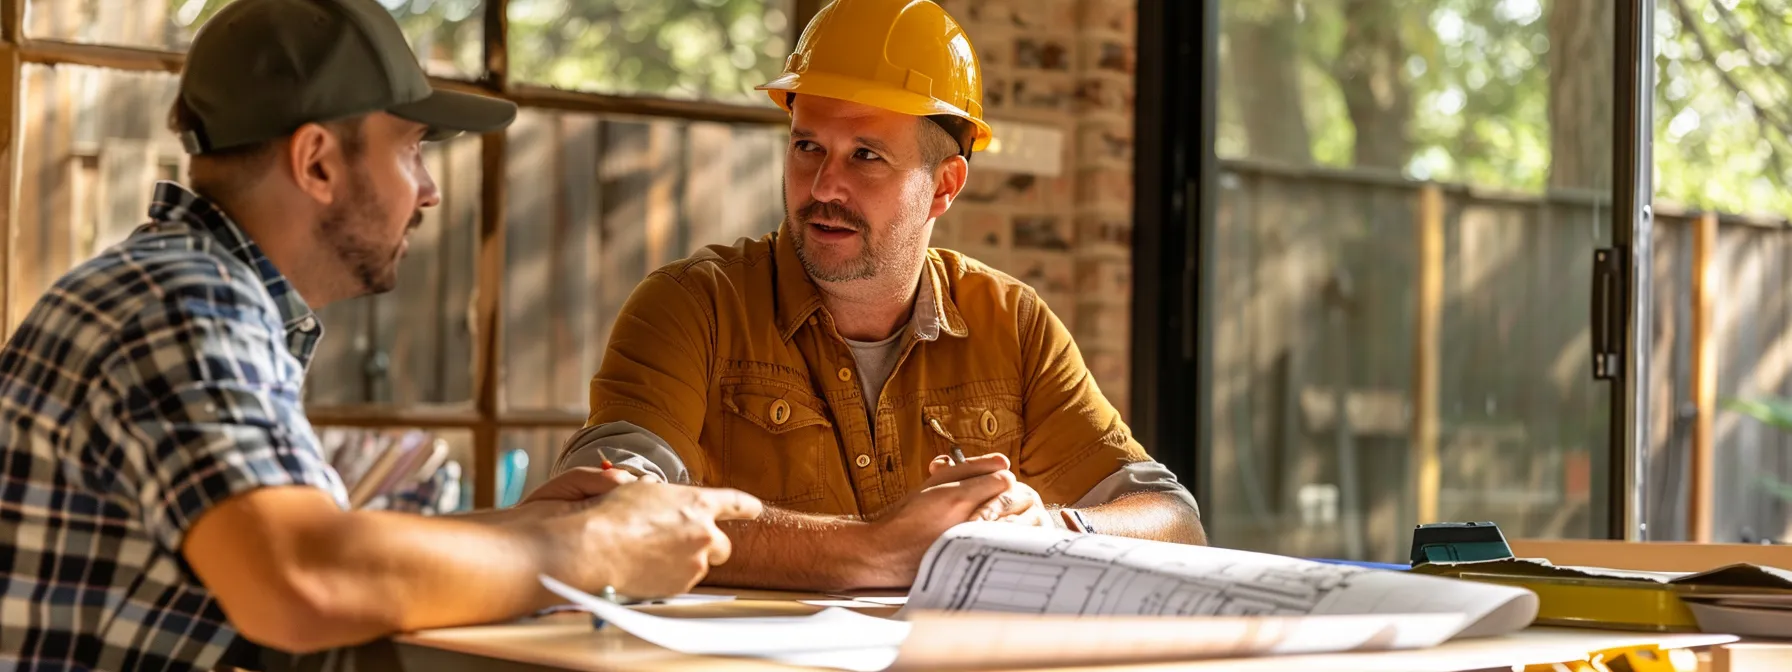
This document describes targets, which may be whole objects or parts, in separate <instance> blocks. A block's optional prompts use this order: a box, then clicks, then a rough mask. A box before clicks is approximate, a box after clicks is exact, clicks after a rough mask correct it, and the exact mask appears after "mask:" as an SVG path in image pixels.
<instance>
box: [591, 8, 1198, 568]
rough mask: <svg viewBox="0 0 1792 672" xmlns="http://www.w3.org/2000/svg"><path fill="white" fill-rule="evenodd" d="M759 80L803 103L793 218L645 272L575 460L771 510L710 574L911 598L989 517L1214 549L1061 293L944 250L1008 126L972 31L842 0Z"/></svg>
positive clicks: (742, 531)
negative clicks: (1119, 403) (1139, 432)
mask: <svg viewBox="0 0 1792 672" xmlns="http://www.w3.org/2000/svg"><path fill="white" fill-rule="evenodd" d="M759 88H760V89H761V90H764V91H766V92H768V94H769V95H770V96H771V98H772V100H773V101H775V102H776V103H777V104H778V105H779V106H780V107H782V108H784V109H785V110H788V111H789V112H790V115H791V127H790V128H791V133H790V144H789V146H788V148H787V154H786V160H785V167H784V200H785V220H784V222H783V223H782V224H781V225H780V226H779V227H778V230H777V231H776V232H775V233H772V234H770V235H767V236H765V237H763V238H760V239H757V240H744V239H743V240H741V241H740V242H738V243H735V244H734V245H732V246H720V245H717V246H711V247H709V248H707V249H705V250H703V251H702V252H699V253H697V254H696V255H694V256H692V257H690V258H687V259H684V260H681V261H679V262H676V263H674V264H671V265H670V266H667V267H664V268H661V269H659V270H657V271H655V272H653V273H652V274H651V275H649V276H648V278H647V279H646V280H645V281H643V282H642V283H641V285H640V286H639V287H638V288H637V289H636V290H635V292H634V294H633V296H631V297H630V299H629V300H628V302H627V303H626V305H625V306H624V307H623V309H622V313H621V315H620V316H619V317H618V318H617V321H616V324H615V327H614V329H613V331H612V335H611V340H610V343H609V350H608V353H607V355H606V356H605V357H604V360H603V364H602V366H601V367H600V368H599V370H598V371H597V374H596V376H595V377H594V378H593V379H592V382H591V413H590V417H589V418H588V421H587V424H586V427H585V429H583V430H581V431H580V432H579V433H578V434H576V435H575V436H574V437H573V438H572V439H571V440H570V441H569V442H568V444H567V447H566V450H565V452H564V453H563V454H562V456H561V459H560V460H559V463H558V464H557V465H556V469H557V470H566V469H571V468H575V467H581V466H596V465H599V464H602V463H604V462H605V461H608V462H610V463H612V464H614V465H616V466H619V467H622V468H626V469H630V470H633V471H636V472H638V473H641V474H643V475H645V476H647V477H649V478H656V477H657V478H660V479H664V480H666V481H670V482H675V483H695V484H699V485H709V486H726V487H732V488H738V489H741V490H744V491H746V492H748V493H751V494H753V495H755V496H757V497H759V498H760V499H761V500H762V501H764V502H765V503H766V505H767V507H766V512H765V515H763V516H761V517H760V518H759V519H758V520H756V521H752V522H747V523H742V524H731V525H730V526H725V528H724V529H725V530H726V531H727V533H728V535H729V537H730V538H731V539H732V541H733V544H734V549H733V556H732V558H733V559H732V560H731V561H730V562H729V563H728V564H727V565H724V566H719V567H716V568H715V569H714V570H713V571H712V572H711V575H710V576H711V580H712V581H713V582H716V583H727V584H733V585H752V586H764V587H778V588H792V589H849V588H860V587H877V586H905V585H908V583H909V582H910V581H911V580H912V579H913V577H914V576H915V572H916V567H917V565H918V563H919V561H920V558H921V556H922V555H923V554H924V553H925V551H926V550H927V548H928V546H929V545H930V544H932V543H933V541H934V540H935V539H937V538H938V537H939V535H940V534H941V533H943V532H944V531H945V530H946V529H948V528H950V527H952V526H953V525H956V524H959V523H963V522H966V521H970V520H977V519H991V520H1002V521H1011V522H1014V523H1016V524H1023V525H1043V526H1054V527H1060V528H1069V529H1073V530H1088V531H1094V532H1098V533H1104V534H1116V535H1126V536H1134V537H1146V538H1153V539H1162V540H1169V541H1179V542H1186V543H1204V542H1205V535H1204V533H1203V532H1202V529H1201V524H1200V518H1199V513H1198V509H1197V507H1196V505H1195V501H1194V498H1193V497H1192V496H1191V495H1190V494H1189V492H1188V490H1187V489H1185V488H1184V487H1183V486H1182V485H1181V484H1179V483H1178V482H1177V479H1176V477H1175V476H1174V475H1173V474H1171V473H1170V472H1169V471H1168V470H1166V469H1165V468H1164V467H1163V466H1162V465H1160V464H1158V463H1156V462H1154V461H1152V460H1151V458H1150V457H1149V456H1148V455H1147V454H1146V452H1145V450H1144V448H1143V447H1141V446H1140V445H1139V443H1138V442H1137V441H1135V440H1134V439H1133V437H1132V435H1131V432H1130V430H1129V429H1128V428H1127V426H1126V424H1125V423H1123V422H1122V421H1121V419H1120V415H1119V413H1117V412H1116V411H1115V409H1114V407H1113V406H1112V405H1111V404H1109V403H1108V401H1107V399H1106V398H1104V397H1103V396H1102V394H1101V391H1100V390H1098V389H1097V388H1096V385H1095V381H1094V379H1093V378H1092V377H1091V376H1090V373H1089V370H1088V369H1087V368H1086V367H1085V365H1084V363H1083V359H1082V356H1081V354H1080V353H1079V352H1078V350H1077V347H1076V344H1075V343H1074V342H1072V340H1071V337H1070V333H1069V332H1068V331H1067V330H1066V329H1065V327H1064V325H1063V323H1062V322H1060V321H1059V319H1058V318H1057V317H1056V316H1055V315H1054V314H1053V313H1052V310H1051V308H1050V307H1048V306H1046V305H1045V304H1044V303H1043V302H1041V301H1040V300H1039V296H1038V294H1037V293H1035V292H1034V291H1033V290H1032V289H1031V288H1029V287H1028V286H1026V285H1025V284H1023V283H1021V282H1019V281H1017V280H1015V279H1014V278H1012V277H1010V276H1008V275H1006V274H1004V273H1002V272H1000V271H997V270H995V269H992V268H990V267H988V266H985V265H983V264H981V263H979V262H977V261H976V260H974V259H971V258H968V257H965V256H964V255H961V254H958V253H956V252H953V251H950V250H942V249H931V248H929V247H928V241H929V239H930V238H931V236H932V233H933V224H934V221H935V219H936V218H938V217H940V216H941V215H943V214H945V213H946V211H947V209H948V208H950V207H951V205H952V201H953V199H955V198H956V197H957V196H958V193H959V191H960V190H961V189H963V188H964V184H965V177H966V175H967V173H968V171H969V170H970V164H969V158H970V157H971V155H972V154H973V153H974V152H976V151H978V150H981V149H983V148H984V147H985V146H986V145H987V144H988V143H989V141H990V139H991V138H992V137H993V133H992V131H991V129H990V126H989V124H988V123H986V122H985V121H984V119H983V106H982V104H981V99H982V93H983V80H982V75H981V72H980V70H979V65H978V57H977V53H976V51H975V50H974V49H973V48H972V47H971V42H970V39H969V38H968V37H967V36H966V35H965V33H964V31H963V30H962V29H961V28H960V26H959V25H958V23H957V22H956V21H954V20H953V19H952V17H951V16H948V15H947V14H946V12H945V11H944V10H942V9H941V8H940V7H939V6H938V5H936V4H934V3H933V2H931V1H928V0H837V1H836V2H834V3H832V4H830V5H828V6H827V7H825V8H823V9H822V10H821V11H820V12H819V13H818V14H817V15H816V17H815V19H814V20H813V21H812V22H811V23H810V24H809V26H808V28H807V29H806V30H805V31H804V33H803V36H802V38H801V40H800V41H799V42H798V44H797V47H796V50H795V53H793V54H792V55H791V56H790V59H789V60H788V61H787V62H786V64H785V71H784V73H783V75H782V76H780V77H778V78H777V79H775V80H773V81H771V82H769V83H767V84H765V85H764V86H761V87H759ZM955 451H957V452H959V453H962V455H964V456H965V458H964V460H963V461H962V462H958V461H957V459H956V458H955V457H953V455H954V453H955Z"/></svg>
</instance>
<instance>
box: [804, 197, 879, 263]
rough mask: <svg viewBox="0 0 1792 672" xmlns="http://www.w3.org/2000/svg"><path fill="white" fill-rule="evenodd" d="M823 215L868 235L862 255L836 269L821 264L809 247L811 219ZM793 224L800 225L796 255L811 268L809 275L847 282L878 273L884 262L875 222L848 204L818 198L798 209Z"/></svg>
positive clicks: (862, 234)
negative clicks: (811, 255) (874, 233)
mask: <svg viewBox="0 0 1792 672" xmlns="http://www.w3.org/2000/svg"><path fill="white" fill-rule="evenodd" d="M785 209H786V210H788V209H789V206H785ZM822 218H826V219H829V220H832V222H833V224H831V225H832V226H840V227H845V228H850V229H852V230H854V231H857V232H859V235H860V236H863V237H864V239H865V246H864V247H863V248H862V249H860V250H859V254H858V256H855V257H853V258H851V259H847V260H845V261H844V262H842V263H841V264H840V267H839V268H836V269H827V268H823V267H822V266H821V265H820V264H817V263H816V262H815V260H813V259H811V258H809V253H808V250H807V248H806V243H807V242H808V239H809V222H810V221H813V220H816V219H822ZM791 224H792V226H794V227H796V228H797V229H798V231H797V232H796V256H797V258H798V259H801V260H802V262H803V269H804V270H806V271H808V272H809V277H811V278H814V279H816V280H820V281H822V282H847V281H849V280H867V279H870V278H875V277H877V272H878V270H879V266H880V264H879V263H878V260H879V258H880V257H881V256H882V255H880V254H879V252H880V251H881V250H880V249H879V248H878V246H877V241H876V240H874V239H873V238H872V237H871V223H870V222H867V221H865V218H864V216H862V215H860V214H859V213H857V212H854V211H853V210H852V209H851V208H848V207H846V206H844V205H840V204H837V203H824V202H821V201H815V202H812V203H810V204H808V205H806V206H803V209H802V210H799V211H797V213H796V217H795V218H794V220H793V221H792V222H791Z"/></svg>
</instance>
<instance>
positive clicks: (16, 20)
mask: <svg viewBox="0 0 1792 672" xmlns="http://www.w3.org/2000/svg"><path fill="white" fill-rule="evenodd" d="M24 39H25V0H0V67H3V68H6V72H5V73H4V74H0V77H4V78H5V79H4V81H0V119H4V121H5V124H4V125H0V342H4V341H5V339H8V338H11V337H12V310H13V301H15V299H14V298H13V293H14V291H15V290H16V285H17V283H16V282H15V280H14V276H15V275H16V271H15V269H14V268H13V263H12V260H13V259H15V258H16V257H14V256H13V249H12V248H13V230H14V228H16V227H17V222H18V220H19V206H18V203H19V190H18V178H19V161H20V160H21V158H20V156H19V153H20V152H19V147H20V146H21V144H20V142H19V129H20V126H21V125H20V123H19V98H20V95H19V91H20V90H21V89H23V88H24V85H25V84H24V76H25V73H24V71H23V68H24V64H23V62H22V59H20V58H19V45H20V43H22V42H23V41H24Z"/></svg>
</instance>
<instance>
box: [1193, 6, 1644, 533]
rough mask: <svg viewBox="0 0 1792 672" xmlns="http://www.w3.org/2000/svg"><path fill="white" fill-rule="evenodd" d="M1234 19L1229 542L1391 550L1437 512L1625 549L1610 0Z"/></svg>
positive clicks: (1226, 408) (1243, 13) (1222, 480)
mask: <svg viewBox="0 0 1792 672" xmlns="http://www.w3.org/2000/svg"><path fill="white" fill-rule="evenodd" d="M1346 9H1348V11H1346ZM1221 16H1222V19H1221V21H1222V37H1221V41H1222V45H1221V62H1220V73H1221V82H1220V85H1219V95H1220V100H1219V104H1220V119H1219V129H1218V142H1219V147H1218V150H1219V153H1220V156H1221V159H1222V160H1221V165H1220V170H1221V176H1220V183H1219V184H1220V190H1221V194H1220V204H1219V211H1218V214H1217V218H1216V232H1215V234H1214V238H1213V244H1214V245H1215V246H1216V247H1217V253H1216V254H1215V255H1214V257H1213V258H1214V259H1215V260H1216V262H1217V264H1218V268H1216V269H1214V272H1213V273H1212V274H1211V277H1212V278H1214V280H1213V282H1215V283H1217V284H1216V286H1214V287H1212V288H1211V291H1210V292H1209V293H1208V295H1209V296H1213V297H1217V298H1216V301H1217V303H1216V305H1215V308H1214V316H1215V320H1214V327H1213V328H1214V330H1215V331H1214V333H1213V342H1214V346H1213V347H1214V348H1215V349H1214V352H1213V358H1214V372H1213V383H1212V384H1213V389H1212V399H1213V401H1212V402H1211V403H1212V404H1213V406H1212V408H1211V409H1210V410H1211V411H1212V418H1213V423H1214V429H1213V446H1212V448H1213V451H1214V452H1213V462H1212V465H1213V469H1214V472H1215V473H1214V476H1213V479H1212V481H1213V483H1214V486H1215V496H1214V499H1215V500H1216V501H1211V502H1204V503H1203V504H1204V506H1203V510H1204V511H1206V512H1207V514H1206V522H1207V525H1208V529H1209V531H1210V533H1211V534H1212V535H1213V537H1214V538H1215V539H1216V540H1222V541H1223V543H1225V544H1226V545H1228V546H1237V547H1244V548H1252V549H1261V550H1267V551H1272V552H1279V553H1287V554H1295V555H1305V556H1332V557H1345V558H1356V559H1367V560H1377V561H1387V562H1397V561H1402V560H1405V559H1407V558H1408V553H1409V550H1408V549H1409V546H1410V543H1411V530H1412V529H1413V526H1414V525H1415V524H1418V523H1429V522H1439V521H1470V520H1473V521H1494V522H1496V523H1498V524H1499V526H1500V527H1501V529H1502V530H1503V531H1504V532H1505V534H1506V536H1507V537H1508V538H1552V537H1589V536H1599V535H1602V534H1604V523H1603V521H1604V515H1603V510H1604V509H1603V507H1604V497H1603V495H1602V494H1601V493H1602V491H1603V489H1604V488H1605V487H1606V486H1607V485H1608V484H1607V483H1606V482H1605V478H1604V476H1603V474H1604V473H1605V470H1604V465H1605V464H1606V460H1607V459H1608V456H1609V455H1610V454H1611V453H1610V446H1611V442H1610V440H1609V437H1608V426H1609V424H1610V416H1609V412H1608V408H1609V404H1610V403H1611V393H1610V391H1609V387H1608V386H1607V385H1605V384H1604V383H1603V382H1600V381H1595V380H1594V379H1593V378H1592V364H1591V357H1590V351H1589V323H1588V318H1587V315H1588V313H1587V306H1588V305H1589V301H1590V298H1589V282H1588V279H1589V277H1590V275H1591V268H1590V264H1591V260H1592V251H1593V249H1594V248H1596V247H1603V246H1606V245H1609V244H1610V240H1611V231H1610V228H1611V227H1610V223H1609V221H1610V213H1611V201H1612V195H1611V194H1612V186H1613V179H1612V176H1611V166H1612V147H1611V137H1612V135H1611V119H1612V105H1613V103H1612V101H1611V100H1610V96H1608V95H1604V94H1603V93H1601V94H1594V93H1586V92H1604V91H1606V90H1608V89H1609V88H1610V86H1609V82H1610V81H1611V77H1612V72H1613V70H1612V61H1611V58H1612V57H1611V54H1612V52H1613V46H1612V45H1613V40H1614V34H1615V33H1614V30H1615V29H1614V16H1613V10H1612V6H1611V3H1598V2H1570V1H1568V0H1506V1H1503V2H1484V1H1482V0H1442V1H1440V2H1429V3H1406V2H1393V1H1391V0H1359V1H1355V2H1350V3H1314V2H1298V1H1297V0H1275V1H1272V2H1261V1H1247V0H1227V1H1226V2H1225V3H1224V4H1223V6H1222V9H1221ZM1439 183H1441V185H1440V184H1439ZM1429 241H1435V242H1436V244H1435V245H1431V244H1427V243H1428V242H1429ZM1430 287H1435V288H1436V291H1432V290H1430V289H1427V288H1430ZM1425 380H1431V381H1435V385H1434V386H1433V385H1430V384H1421V381H1425ZM1427 428H1434V430H1427ZM1428 473H1430V474H1436V478H1435V479H1430V478H1427V477H1425V476H1424V475H1425V474H1428Z"/></svg>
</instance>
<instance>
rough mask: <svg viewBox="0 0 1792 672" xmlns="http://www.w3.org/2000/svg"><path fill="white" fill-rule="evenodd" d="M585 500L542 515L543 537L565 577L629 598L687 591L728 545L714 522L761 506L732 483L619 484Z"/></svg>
mask: <svg viewBox="0 0 1792 672" xmlns="http://www.w3.org/2000/svg"><path fill="white" fill-rule="evenodd" d="M599 471H602V470H599ZM609 471H616V470H609ZM542 487H543V488H546V487H547V486H546V485H543V486H542ZM586 501H588V502H589V504H586V505H575V506H574V507H573V512H572V513H570V514H568V515H565V516H561V517H559V518H557V519H555V520H553V521H549V522H548V525H549V534H548V538H550V539H555V540H558V541H559V542H560V544H559V545H558V547H557V548H556V550H555V553H556V554H558V557H559V561H558V562H557V563H556V564H558V566H559V569H560V571H561V575H563V576H568V577H574V578H573V579H572V580H571V581H568V582H569V583H576V584H578V585H579V587H581V588H583V589H585V590H587V591H598V590H602V589H603V587H605V586H611V587H614V588H615V589H616V592H618V593H621V594H623V595H627V596H629V597H664V596H667V595H675V594H678V593H682V592H686V591H688V590H690V589H691V588H692V587H693V586H696V585H697V583H698V582H699V581H702V580H703V577H704V576H706V575H707V574H708V573H709V569H710V568H711V567H713V566H715V565H719V564H722V563H724V562H727V561H728V557H729V555H731V554H732V552H733V546H732V544H731V542H730V541H729V540H728V537H727V535H724V534H722V531H721V530H720V529H719V528H717V527H716V522H717V521H722V520H751V519H754V518H757V517H759V514H760V513H761V512H762V511H764V505H763V504H761V503H760V501H759V500H758V499H756V498H754V497H753V496H751V495H748V494H746V493H743V492H740V491H738V490H731V489H717V488H698V487H691V486H683V485H665V484H661V483H625V484H622V485H619V486H617V487H616V488H615V489H613V490H608V491H606V494H604V495H603V496H602V497H601V498H599V499H594V500H586ZM556 578H559V577H556ZM562 580H566V579H562Z"/></svg>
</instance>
